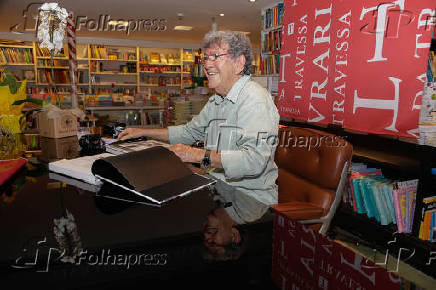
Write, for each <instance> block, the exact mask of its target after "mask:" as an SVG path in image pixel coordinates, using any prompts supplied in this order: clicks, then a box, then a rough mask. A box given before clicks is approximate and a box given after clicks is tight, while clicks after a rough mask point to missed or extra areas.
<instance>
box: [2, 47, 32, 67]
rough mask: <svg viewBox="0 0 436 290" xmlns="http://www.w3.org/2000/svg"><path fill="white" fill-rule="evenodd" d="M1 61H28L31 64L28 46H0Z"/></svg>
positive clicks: (30, 53)
mask: <svg viewBox="0 0 436 290" xmlns="http://www.w3.org/2000/svg"><path fill="white" fill-rule="evenodd" d="M0 62H1V63H4V64H5V63H28V64H33V54H32V50H31V49H30V48H24V49H21V48H9V47H1V48H0Z"/></svg>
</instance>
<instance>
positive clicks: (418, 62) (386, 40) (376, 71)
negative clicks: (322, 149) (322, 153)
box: [277, 0, 435, 137]
mask: <svg viewBox="0 0 436 290" xmlns="http://www.w3.org/2000/svg"><path fill="white" fill-rule="evenodd" d="M434 15H435V10H434V0H421V1H414V0H392V1H380V0H364V1H347V0H318V1H302V0H289V1H285V15H284V26H283V37H282V39H283V44H282V49H281V68H280V78H279V96H278V99H277V105H278V108H279V112H280V114H281V115H282V116H284V117H291V118H295V119H299V120H304V121H307V122H314V123H322V124H337V125H340V126H343V127H346V128H350V129H354V130H360V131H365V132H372V133H380V134H395V135H402V136H408V137H411V136H416V134H417V128H418V119H419V109H420V104H421V96H422V90H423V87H424V82H425V80H426V75H425V73H426V68H427V59H428V52H429V47H430V42H431V34H432V30H433V27H434V19H435V18H434Z"/></svg>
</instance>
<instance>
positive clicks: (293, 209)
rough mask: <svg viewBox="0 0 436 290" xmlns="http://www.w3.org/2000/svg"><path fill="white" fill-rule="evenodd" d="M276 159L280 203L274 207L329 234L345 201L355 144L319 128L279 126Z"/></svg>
mask: <svg viewBox="0 0 436 290" xmlns="http://www.w3.org/2000/svg"><path fill="white" fill-rule="evenodd" d="M278 142H279V144H278V146H277V150H276V154H275V162H276V164H277V166H278V168H279V177H278V180H277V182H278V202H279V203H278V204H277V205H274V206H273V208H274V209H275V210H277V211H279V212H281V213H283V214H285V215H286V216H288V217H290V218H291V219H294V220H298V221H300V222H302V223H305V224H309V225H310V227H311V228H313V229H314V230H319V232H320V233H323V234H325V233H326V232H327V230H328V228H329V225H330V221H331V219H332V218H333V215H334V213H335V211H336V209H337V207H338V205H339V203H340V201H341V197H342V193H343V190H344V186H345V180H346V175H347V169H348V165H349V163H350V161H351V156H352V153H353V147H352V145H351V144H350V143H349V142H347V141H345V140H344V139H342V138H339V137H338V136H336V135H333V134H329V133H325V132H322V131H319V130H314V129H307V128H299V127H282V128H280V129H279V138H278Z"/></svg>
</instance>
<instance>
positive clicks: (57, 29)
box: [37, 3, 68, 53]
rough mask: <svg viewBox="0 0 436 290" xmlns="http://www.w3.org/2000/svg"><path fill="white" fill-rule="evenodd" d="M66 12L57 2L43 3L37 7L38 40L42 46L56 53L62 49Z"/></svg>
mask: <svg viewBox="0 0 436 290" xmlns="http://www.w3.org/2000/svg"><path fill="white" fill-rule="evenodd" d="M67 18H68V12H67V10H65V8H61V7H59V5H58V3H44V4H43V5H42V6H41V7H40V8H39V21H40V24H39V26H38V35H37V36H38V40H39V41H40V42H41V47H42V48H47V49H48V50H50V51H54V53H57V52H59V51H61V50H62V47H63V40H64V36H65V26H66V24H67Z"/></svg>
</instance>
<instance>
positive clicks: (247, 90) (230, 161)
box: [168, 76, 279, 205]
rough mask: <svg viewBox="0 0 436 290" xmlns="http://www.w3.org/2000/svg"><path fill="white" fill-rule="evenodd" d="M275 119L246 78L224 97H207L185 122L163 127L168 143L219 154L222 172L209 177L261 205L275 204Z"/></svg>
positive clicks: (266, 98)
mask: <svg viewBox="0 0 436 290" xmlns="http://www.w3.org/2000/svg"><path fill="white" fill-rule="evenodd" d="M278 125H279V114H278V112H277V108H276V106H275V104H274V102H273V100H272V98H271V95H270V94H269V93H268V91H267V90H266V89H265V88H263V87H262V86H260V85H259V84H258V83H256V82H254V81H252V80H251V78H250V76H242V77H241V78H240V79H239V80H238V81H237V82H236V83H235V84H234V85H233V87H232V89H231V90H230V92H229V93H228V94H227V96H226V97H225V98H222V97H221V96H219V95H214V96H212V97H210V99H209V101H208V102H207V103H206V105H205V106H204V108H203V109H202V111H201V112H200V114H199V115H198V116H196V117H194V118H193V119H192V120H191V121H190V122H188V123H187V124H185V125H180V126H170V127H168V134H169V141H170V143H171V144H177V143H183V144H188V145H192V144H193V143H195V142H196V141H199V140H203V141H204V142H205V148H207V149H210V150H217V151H220V152H221V163H222V165H223V168H222V169H221V168H217V169H215V170H214V171H213V172H211V173H210V174H211V175H213V176H214V177H216V178H218V179H221V180H223V181H225V182H226V183H228V184H229V185H231V186H233V187H235V188H236V189H237V190H240V191H242V192H244V193H246V194H248V195H250V196H252V197H254V198H255V199H256V200H258V201H260V202H262V203H264V204H268V205H269V204H275V203H277V185H276V179H277V176H278V169H277V166H276V164H275V163H274V154H275V150H276V147H277V144H278V142H277V134H278Z"/></svg>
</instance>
